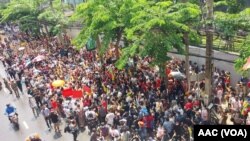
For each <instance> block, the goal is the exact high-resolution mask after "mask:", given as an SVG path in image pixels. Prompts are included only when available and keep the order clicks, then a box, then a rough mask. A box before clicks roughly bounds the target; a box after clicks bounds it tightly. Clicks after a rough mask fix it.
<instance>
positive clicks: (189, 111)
mask: <svg viewBox="0 0 250 141" xmlns="http://www.w3.org/2000/svg"><path fill="white" fill-rule="evenodd" d="M184 109H185V110H186V113H187V117H189V118H191V117H192V114H193V111H192V110H193V103H192V100H191V99H189V100H188V102H187V103H186V104H185V106H184Z"/></svg>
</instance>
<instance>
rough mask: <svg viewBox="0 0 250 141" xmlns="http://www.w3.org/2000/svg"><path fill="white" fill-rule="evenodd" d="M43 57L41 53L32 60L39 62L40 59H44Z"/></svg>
mask: <svg viewBox="0 0 250 141" xmlns="http://www.w3.org/2000/svg"><path fill="white" fill-rule="evenodd" d="M44 59H45V56H43V55H38V56H37V57H35V58H34V59H33V60H32V61H33V62H40V61H42V60H44Z"/></svg>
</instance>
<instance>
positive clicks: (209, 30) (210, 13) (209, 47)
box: [205, 0, 214, 105]
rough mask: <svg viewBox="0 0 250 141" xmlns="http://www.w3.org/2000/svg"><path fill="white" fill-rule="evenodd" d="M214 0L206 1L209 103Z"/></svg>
mask: <svg viewBox="0 0 250 141" xmlns="http://www.w3.org/2000/svg"><path fill="white" fill-rule="evenodd" d="M213 2H214V1H213V0H206V6H207V17H206V68H205V69H206V70H205V73H206V75H205V92H206V94H207V95H208V103H206V104H207V105H208V104H209V102H211V99H212V85H211V84H212V67H213V66H212V59H211V56H212V48H213V30H214V27H213V12H214V11H213V6H214V5H213Z"/></svg>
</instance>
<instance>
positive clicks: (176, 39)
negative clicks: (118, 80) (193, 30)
mask: <svg viewBox="0 0 250 141" xmlns="http://www.w3.org/2000/svg"><path fill="white" fill-rule="evenodd" d="M133 8H134V9H139V10H137V11H136V12H134V13H133V17H132V19H131V24H132V25H133V26H132V27H130V28H127V29H126V37H127V38H128V39H129V40H131V41H133V42H132V44H131V45H130V46H129V47H128V48H125V49H124V50H123V51H122V57H121V58H120V60H119V61H118V62H117V66H119V68H122V66H123V65H125V63H124V62H127V60H126V59H128V58H129V57H132V56H135V55H137V54H139V55H140V56H141V57H146V56H148V57H152V58H153V60H152V63H153V64H154V65H158V66H161V67H162V66H163V67H164V65H165V63H166V61H167V60H169V59H170V57H168V56H167V53H168V52H169V51H171V50H173V49H176V50H177V51H178V52H180V53H183V52H184V49H183V46H184V45H183V42H182V38H183V33H184V32H189V31H190V28H189V26H187V24H191V23H192V20H193V19H195V18H197V16H199V14H200V12H199V8H198V7H197V6H196V5H194V4H190V3H187V4H182V3H178V4H174V3H172V2H171V1H163V2H156V3H149V2H147V1H144V0H140V1H139V2H137V3H136V4H135V5H134V6H133Z"/></svg>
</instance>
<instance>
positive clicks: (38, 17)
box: [1, 0, 66, 36]
mask: <svg viewBox="0 0 250 141" xmlns="http://www.w3.org/2000/svg"><path fill="white" fill-rule="evenodd" d="M50 2H52V1H51V0H33V1H30V0H12V1H10V3H8V4H7V7H6V8H5V9H3V10H2V12H1V13H2V18H1V22H14V23H18V24H19V26H20V29H21V30H22V31H24V32H26V33H27V34H28V33H29V34H31V35H34V36H40V35H41V29H42V28H43V27H44V26H46V27H47V26H49V27H50V28H51V29H54V28H55V27H60V26H62V25H65V23H66V22H63V21H65V19H66V18H65V17H64V16H63V11H62V10H61V9H60V8H61V7H59V5H60V4H61V1H60V0H54V1H53V2H52V3H53V5H54V7H53V9H55V10H54V11H53V12H52V8H50V7H49V4H48V3H50Z"/></svg>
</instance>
